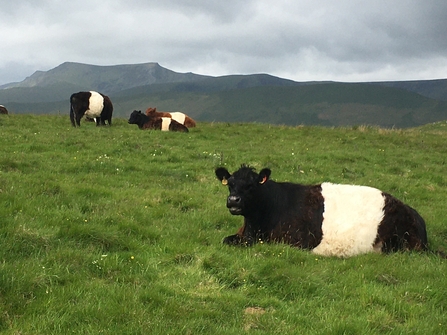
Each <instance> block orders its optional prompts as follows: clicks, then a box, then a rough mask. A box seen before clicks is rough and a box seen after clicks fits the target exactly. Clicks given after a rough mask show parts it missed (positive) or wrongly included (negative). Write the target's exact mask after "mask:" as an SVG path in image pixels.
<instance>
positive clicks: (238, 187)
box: [215, 165, 271, 215]
mask: <svg viewBox="0 0 447 335" xmlns="http://www.w3.org/2000/svg"><path fill="white" fill-rule="evenodd" d="M215 173H216V177H217V179H219V180H220V181H221V182H222V185H226V186H228V190H229V191H230V195H229V196H228V198H227V208H228V209H229V210H230V213H231V214H233V215H245V213H247V211H249V210H250V209H251V208H253V207H255V206H256V195H257V192H258V190H259V187H262V185H263V184H264V183H265V182H266V181H267V180H268V179H269V177H270V173H271V171H270V169H262V170H261V172H259V174H257V173H256V172H255V169H254V168H252V167H250V166H246V165H242V166H241V168H240V169H239V170H237V171H236V172H234V173H233V174H230V173H229V172H228V170H227V169H226V168H224V167H220V168H217V169H216V171H215Z"/></svg>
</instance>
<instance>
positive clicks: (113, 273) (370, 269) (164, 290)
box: [0, 115, 447, 335]
mask: <svg viewBox="0 0 447 335" xmlns="http://www.w3.org/2000/svg"><path fill="white" fill-rule="evenodd" d="M0 139H1V143H2V144H1V155H0V220H1V221H0V245H1V248H0V332H1V333H2V334H214V335H215V334H445V333H447V330H446V327H447V285H446V283H447V261H446V260H445V259H443V258H441V257H439V256H438V255H437V254H436V253H432V252H428V253H422V254H421V253H397V254H391V255H377V254H374V255H373V254H369V255H361V256H358V257H353V258H349V259H338V258H322V257H316V256H315V255H313V254H312V253H310V252H308V251H302V250H297V249H294V248H291V247H289V246H285V245H282V244H276V245H267V244H260V245H256V246H254V247H251V248H237V247H229V246H224V245H222V243H221V241H222V239H223V238H224V237H225V236H227V235H230V234H234V233H235V232H236V230H237V229H238V227H239V226H240V225H241V224H242V218H241V217H237V216H231V215H230V214H229V212H228V211H227V209H226V208H225V199H226V196H227V192H228V191H227V189H226V188H225V187H223V186H222V185H220V183H219V182H218V180H217V179H216V178H215V176H214V169H215V168H216V167H217V166H220V165H225V166H226V167H227V168H228V169H229V170H230V171H234V170H236V169H237V168H238V167H239V165H240V164H241V163H248V164H251V165H253V166H254V167H255V168H257V169H258V170H260V169H261V168H263V167H270V168H271V169H272V176H271V178H272V179H273V180H277V181H293V182H300V183H320V182H322V181H332V182H336V183H350V184H363V185H369V186H374V187H377V188H379V189H381V190H383V191H386V192H389V193H391V194H393V195H394V196H396V197H397V198H399V199H401V200H403V201H404V202H406V203H407V204H409V205H410V206H412V207H414V208H416V209H417V210H418V211H419V213H420V214H421V215H422V216H423V217H424V218H425V220H426V222H427V229H428V235H429V243H430V248H431V249H432V250H433V251H447V215H446V214H445V209H446V199H447V189H446V186H447V177H446V167H447V165H446V160H447V123H446V122H439V123H435V124H430V125H426V126H423V127H420V128H412V129H405V130H398V129H394V130H389V129H388V130H385V129H380V128H374V127H364V126H356V127H345V128H323V127H311V126H306V127H283V126H269V125H265V124H227V123H199V124H198V127H197V128H194V129H191V130H190V132H189V133H188V134H184V133H165V132H159V131H141V130H139V129H138V128H137V127H136V126H133V125H128V124H127V121H126V120H124V119H114V124H113V126H112V127H99V128H97V127H95V126H94V125H93V124H89V123H85V122H84V123H82V126H81V128H78V129H75V128H72V127H71V124H70V121H69V118H68V115H64V116H45V115H41V116H34V115H6V116H5V115H1V117H0Z"/></svg>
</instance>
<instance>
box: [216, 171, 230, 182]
mask: <svg viewBox="0 0 447 335" xmlns="http://www.w3.org/2000/svg"><path fill="white" fill-rule="evenodd" d="M215 173H216V177H217V179H219V180H220V181H221V182H222V185H227V183H228V178H230V176H231V175H230V173H229V172H228V170H227V169H225V168H224V167H220V168H217V169H216V171H215Z"/></svg>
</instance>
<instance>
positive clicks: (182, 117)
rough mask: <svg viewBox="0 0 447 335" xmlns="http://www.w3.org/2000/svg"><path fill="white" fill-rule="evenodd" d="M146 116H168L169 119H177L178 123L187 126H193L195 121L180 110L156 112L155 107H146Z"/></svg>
mask: <svg viewBox="0 0 447 335" xmlns="http://www.w3.org/2000/svg"><path fill="white" fill-rule="evenodd" d="M146 115H147V116H158V117H170V118H171V119H173V120H175V121H177V122H178V123H180V124H183V125H185V126H186V127H188V128H191V127H195V126H196V121H194V120H193V119H191V118H190V117H189V116H188V115H186V114H184V113H180V112H157V108H156V107H149V108H148V109H146Z"/></svg>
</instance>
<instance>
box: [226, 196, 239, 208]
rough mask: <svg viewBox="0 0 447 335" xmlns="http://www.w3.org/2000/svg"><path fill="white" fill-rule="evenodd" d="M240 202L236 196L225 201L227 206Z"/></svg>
mask: <svg viewBox="0 0 447 335" xmlns="http://www.w3.org/2000/svg"><path fill="white" fill-rule="evenodd" d="M240 202H241V197H239V196H237V195H230V196H229V197H228V199H227V205H229V206H230V205H233V206H234V205H238V204H240Z"/></svg>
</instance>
